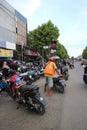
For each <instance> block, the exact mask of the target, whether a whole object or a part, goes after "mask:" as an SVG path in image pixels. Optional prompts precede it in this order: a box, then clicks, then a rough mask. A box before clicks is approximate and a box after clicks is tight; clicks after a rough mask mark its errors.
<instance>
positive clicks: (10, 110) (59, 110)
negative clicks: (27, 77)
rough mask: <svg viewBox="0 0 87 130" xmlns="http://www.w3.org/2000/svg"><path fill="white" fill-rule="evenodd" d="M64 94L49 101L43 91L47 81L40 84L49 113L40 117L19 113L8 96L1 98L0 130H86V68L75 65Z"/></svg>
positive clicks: (41, 81) (24, 112) (55, 94)
mask: <svg viewBox="0 0 87 130" xmlns="http://www.w3.org/2000/svg"><path fill="white" fill-rule="evenodd" d="M69 74H70V77H69V80H68V81H67V82H66V84H67V87H66V88H65V93H64V94H59V93H57V92H53V91H52V96H51V97H46V93H45V92H44V91H43V90H44V88H43V86H44V83H45V79H44V78H41V79H40V80H38V81H37V82H36V84H38V85H39V86H40V92H41V94H42V95H43V96H44V97H45V98H46V101H47V106H46V113H45V114H44V115H42V116H41V115H39V114H36V113H34V112H30V111H28V110H26V109H25V108H24V107H21V108H20V109H16V107H17V102H15V101H13V100H12V99H11V97H9V96H8V94H6V93H2V95H1V96H0V130H5V129H6V130H86V129H87V85H85V84H84V82H83V80H82V75H83V68H82V67H81V65H80V63H79V62H77V63H75V69H73V70H69Z"/></svg>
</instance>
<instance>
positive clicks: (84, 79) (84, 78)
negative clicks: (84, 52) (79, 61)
mask: <svg viewBox="0 0 87 130" xmlns="http://www.w3.org/2000/svg"><path fill="white" fill-rule="evenodd" d="M83 81H84V83H85V84H87V65H86V66H85V68H84V75H83Z"/></svg>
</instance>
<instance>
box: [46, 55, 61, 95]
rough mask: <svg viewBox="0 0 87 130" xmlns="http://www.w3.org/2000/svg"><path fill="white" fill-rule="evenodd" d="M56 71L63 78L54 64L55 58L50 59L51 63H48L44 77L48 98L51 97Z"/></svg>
mask: <svg viewBox="0 0 87 130" xmlns="http://www.w3.org/2000/svg"><path fill="white" fill-rule="evenodd" d="M55 71H56V72H57V74H58V75H59V76H62V74H61V73H60V72H59V70H58V69H57V66H56V64H55V62H54V58H53V57H51V58H49V61H48V62H47V63H46V65H45V69H44V76H45V77H46V84H45V91H46V88H47V87H48V89H47V96H51V88H52V87H53V77H54V74H55Z"/></svg>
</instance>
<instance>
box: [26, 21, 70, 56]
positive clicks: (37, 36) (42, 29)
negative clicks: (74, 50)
mask: <svg viewBox="0 0 87 130" xmlns="http://www.w3.org/2000/svg"><path fill="white" fill-rule="evenodd" d="M58 37H59V29H58V27H57V26H55V25H54V24H53V23H52V22H51V21H50V20H49V21H48V22H47V23H44V24H42V25H41V26H38V28H37V29H34V30H33V31H31V32H29V34H28V46H29V47H30V48H35V49H37V50H38V52H39V53H40V54H41V55H42V50H43V46H49V45H50V43H51V41H52V39H54V40H55V41H57V48H58V50H57V53H56V54H58V56H60V57H61V58H66V57H67V56H68V55H67V51H66V49H65V47H64V46H63V45H62V44H60V43H59V42H58V40H57V39H58ZM44 52H46V54H45V56H46V55H47V50H44Z"/></svg>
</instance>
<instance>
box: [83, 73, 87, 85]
mask: <svg viewBox="0 0 87 130" xmlns="http://www.w3.org/2000/svg"><path fill="white" fill-rule="evenodd" d="M83 81H84V83H85V84H87V75H84V76H83Z"/></svg>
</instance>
